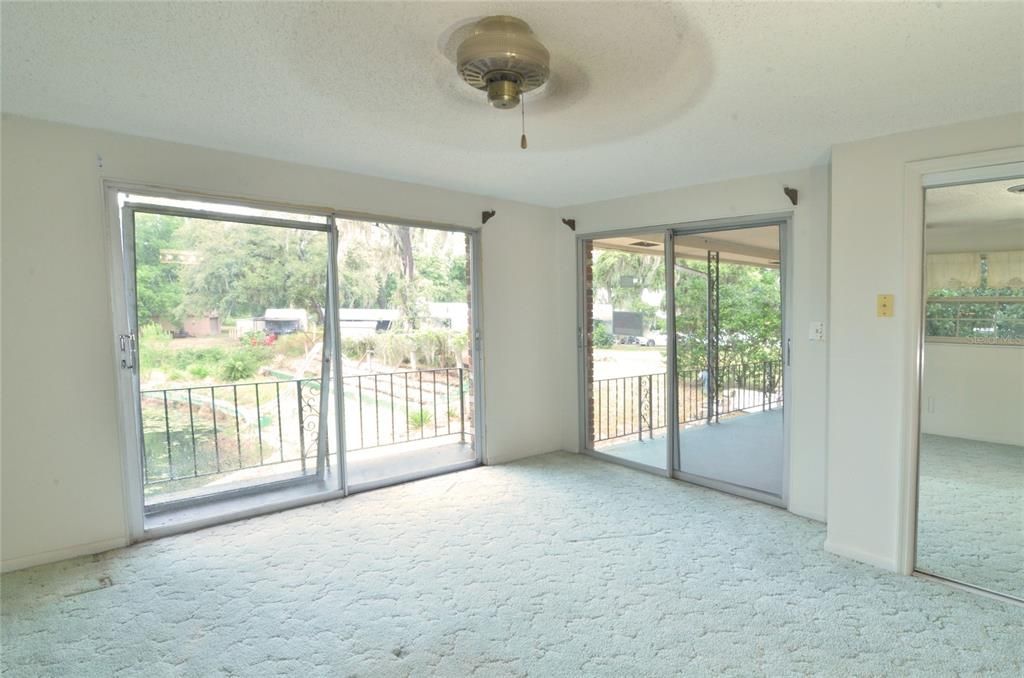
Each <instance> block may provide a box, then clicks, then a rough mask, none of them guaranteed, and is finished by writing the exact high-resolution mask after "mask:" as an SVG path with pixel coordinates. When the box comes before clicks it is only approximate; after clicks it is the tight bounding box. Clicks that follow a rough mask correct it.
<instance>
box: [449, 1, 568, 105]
mask: <svg viewBox="0 0 1024 678" xmlns="http://www.w3.org/2000/svg"><path fill="white" fill-rule="evenodd" d="M456 60H457V61H458V69H459V75H460V76H462V79H463V80H465V81H466V82H467V83H469V84H470V85H472V86H473V87H475V88H476V89H479V90H483V91H485V92H487V101H488V102H489V103H490V104H491V105H492V106H494V107H495V108H501V109H509V108H515V107H516V106H518V105H519V101H520V98H521V95H522V94H523V92H529V91H530V90H534V89H537V88H538V87H540V86H541V85H543V84H544V83H545V82H547V79H548V75H549V74H550V62H551V55H550V54H549V53H548V50H547V48H545V47H544V45H542V44H540V41H538V40H537V38H536V37H534V35H533V31H532V30H530V26H529V24H527V23H526V22H525V21H523V20H521V19H517V18H515V17H512V16H489V17H486V18H484V19H481V20H480V21H478V22H477V23H476V26H474V28H473V34H472V35H470V36H469V37H468V38H466V39H465V40H464V41H463V42H462V44H461V45H459V49H458V52H457V55H456Z"/></svg>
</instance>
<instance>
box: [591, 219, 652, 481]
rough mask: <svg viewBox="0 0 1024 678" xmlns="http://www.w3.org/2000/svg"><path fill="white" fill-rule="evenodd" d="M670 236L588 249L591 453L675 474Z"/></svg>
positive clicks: (604, 241)
mask: <svg viewBox="0 0 1024 678" xmlns="http://www.w3.org/2000/svg"><path fill="white" fill-rule="evenodd" d="M664 253H665V234H664V233H636V234H629V235H626V236H610V237H604V238H594V239H592V240H590V239H588V240H583V241H581V243H580V259H581V260H580V265H581V270H582V289H581V301H582V304H581V309H580V313H581V318H580V327H581V332H580V335H581V341H582V344H581V348H582V352H583V377H584V379H583V383H584V401H585V412H584V421H585V422H586V423H585V426H584V448H585V449H586V450H589V451H591V452H593V453H595V454H599V455H602V456H606V457H611V458H613V459H616V460H619V461H623V462H625V463H627V464H630V465H638V466H641V467H644V468H651V469H666V468H667V459H668V456H667V452H666V449H667V448H666V444H667V442H666V441H667V438H666V434H667V432H668V413H669V410H668V407H667V401H668V389H667V385H668V383H669V381H668V374H667V367H666V365H667V363H666V355H667V347H668V342H669V337H668V334H667V333H666V318H667V316H666V295H665V289H666V288H665V256H664Z"/></svg>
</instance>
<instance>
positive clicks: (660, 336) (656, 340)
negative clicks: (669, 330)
mask: <svg viewBox="0 0 1024 678" xmlns="http://www.w3.org/2000/svg"><path fill="white" fill-rule="evenodd" d="M642 343H643V345H644V346H668V335H667V334H665V333H664V332H654V333H651V334H647V335H644V337H643V340H642Z"/></svg>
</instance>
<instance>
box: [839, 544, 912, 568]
mask: <svg viewBox="0 0 1024 678" xmlns="http://www.w3.org/2000/svg"><path fill="white" fill-rule="evenodd" d="M825 550H826V551H828V552H829V553H832V554H834V555H837V556H842V557H843V558H849V559H851V560H856V561H857V562H860V563H865V564H867V565H872V566H874V567H880V568H882V569H883V570H888V571H890V572H899V568H898V567H896V560H895V559H893V558H884V557H882V556H878V555H876V554H874V553H868V552H867V551H862V550H861V549H857V548H852V547H850V546H844V545H842V544H836V543H835V542H833V541H830V540H828V539H825Z"/></svg>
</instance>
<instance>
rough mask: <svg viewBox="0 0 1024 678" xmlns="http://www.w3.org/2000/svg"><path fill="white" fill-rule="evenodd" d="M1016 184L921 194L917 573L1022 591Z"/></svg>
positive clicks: (1021, 247) (1020, 234) (1022, 310)
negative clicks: (921, 340)
mask: <svg viewBox="0 0 1024 678" xmlns="http://www.w3.org/2000/svg"><path fill="white" fill-rule="evenodd" d="M1021 185H1024V177H1022V178H1017V179H1012V180H1005V181H989V182H979V183H974V184H966V185H959V186H947V187H939V188H930V189H928V190H927V191H926V192H925V239H924V295H925V303H924V307H925V312H924V330H925V331H924V334H925V337H924V361H923V364H924V368H923V374H922V382H921V422H920V423H921V427H920V429H921V437H920V442H919V448H918V449H919V453H918V473H919V476H918V523H917V562H916V569H917V570H918V571H920V572H924V573H927V574H931V575H935V576H939V577H942V578H945V579H950V580H953V581H957V582H961V583H964V584H968V585H971V586H975V587H977V588H981V589H985V590H988V591H992V592H995V593H1000V594H1003V595H1007V596H1011V597H1015V598H1020V599H1024V416H1022V415H1024V193H1022V192H1020V191H1021V189H1019V188H1016V187H1019V186H1021Z"/></svg>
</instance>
